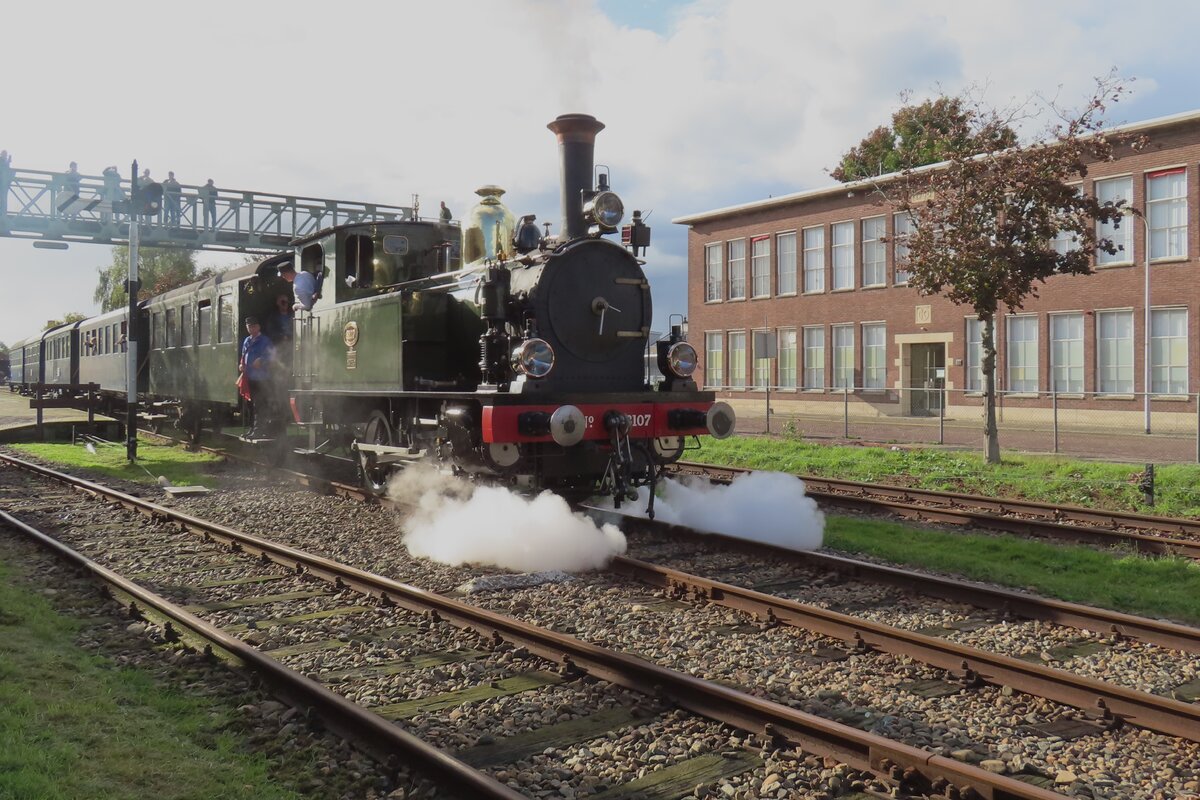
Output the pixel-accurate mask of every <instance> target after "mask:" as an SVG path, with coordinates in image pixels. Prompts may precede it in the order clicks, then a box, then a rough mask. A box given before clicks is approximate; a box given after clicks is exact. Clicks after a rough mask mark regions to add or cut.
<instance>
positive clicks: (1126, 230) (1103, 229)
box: [1096, 178, 1133, 266]
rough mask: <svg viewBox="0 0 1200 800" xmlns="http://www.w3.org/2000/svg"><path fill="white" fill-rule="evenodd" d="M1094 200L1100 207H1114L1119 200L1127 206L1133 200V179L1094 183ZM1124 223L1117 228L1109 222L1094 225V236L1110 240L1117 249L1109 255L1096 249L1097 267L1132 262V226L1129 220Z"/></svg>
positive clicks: (1111, 179) (1116, 179)
mask: <svg viewBox="0 0 1200 800" xmlns="http://www.w3.org/2000/svg"><path fill="white" fill-rule="evenodd" d="M1096 199H1097V200H1099V201H1100V204H1101V205H1103V204H1105V203H1113V204H1114V205H1115V204H1116V203H1117V202H1119V201H1121V200H1124V201H1125V202H1126V204H1128V203H1129V201H1130V200H1132V199H1133V178H1110V179H1108V180H1106V181H1096ZM1124 222H1125V224H1124V225H1121V227H1119V228H1118V227H1116V225H1114V224H1113V223H1111V222H1097V223H1096V236H1097V237H1098V238H1100V239H1111V240H1112V243H1113V244H1114V245H1116V247H1117V252H1116V253H1111V254H1110V253H1106V252H1104V251H1103V250H1101V249H1099V248H1097V249H1096V264H1097V266H1103V265H1105V264H1124V263H1126V262H1129V261H1132V260H1133V234H1132V231H1133V226H1132V225H1130V224H1129V220H1125V221H1124Z"/></svg>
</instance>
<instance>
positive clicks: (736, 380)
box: [729, 331, 746, 389]
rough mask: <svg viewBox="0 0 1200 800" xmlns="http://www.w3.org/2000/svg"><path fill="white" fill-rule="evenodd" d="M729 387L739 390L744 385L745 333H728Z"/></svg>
mask: <svg viewBox="0 0 1200 800" xmlns="http://www.w3.org/2000/svg"><path fill="white" fill-rule="evenodd" d="M729 385H730V387H732V388H734V389H740V388H743V387H745V385H746V332H745V331H730V332H729Z"/></svg>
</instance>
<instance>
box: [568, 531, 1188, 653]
mask: <svg viewBox="0 0 1200 800" xmlns="http://www.w3.org/2000/svg"><path fill="white" fill-rule="evenodd" d="M587 512H588V513H589V514H590V515H591V516H593V517H594V518H597V519H603V520H604V521H617V520H619V521H620V524H621V525H622V527H624V528H625V529H626V530H629V529H630V528H633V529H640V530H644V531H646V532H649V533H652V534H654V535H656V536H666V537H669V538H674V539H678V540H681V541H692V542H694V541H696V540H697V539H698V538H699V539H700V541H705V542H709V541H711V542H712V543H713V544H715V545H717V546H719V547H720V548H721V549H725V550H741V551H744V552H751V553H757V554H761V555H763V556H766V557H768V558H770V559H772V560H774V561H790V562H792V563H795V564H797V565H799V566H802V567H806V568H809V569H813V570H822V571H826V572H836V573H839V574H842V575H846V576H848V577H850V578H856V579H862V580H867V581H871V582H873V583H880V584H885V585H889V586H895V587H897V588H899V589H902V590H904V591H909V592H920V593H922V594H927V595H930V596H932V597H940V598H942V599H944V600H951V601H954V602H960V603H965V604H968V605H973V606H976V607H979V608H990V609H995V610H997V611H1001V612H1003V613H1006V614H1013V615H1015V616H1018V617H1024V618H1027V619H1039V620H1046V621H1047V622H1054V623H1057V624H1059V625H1065V626H1067V627H1070V628H1078V629H1081V630H1089V631H1094V632H1096V633H1103V634H1113V635H1116V636H1118V637H1122V638H1129V639H1136V640H1138V641H1142V642H1146V643H1148V644H1154V645H1158V646H1160V647H1169V648H1172V649H1175V650H1182V651H1183V652H1187V653H1200V628H1195V627H1191V626H1188V625H1182V624H1180V623H1177V622H1168V621H1165V620H1157V619H1151V618H1149V617H1139V616H1136V615H1133V614H1125V613H1122V612H1120V611H1111V610H1109V609H1104V608H1097V607H1095V606H1085V605H1080V604H1078V603H1068V602H1065V601H1063V600H1054V599H1050V598H1046V597H1038V596H1036V595H1030V594H1024V593H1022V592H1017V591H1014V590H1012V589H1001V588H998V587H995V586H986V585H983V584H978V583H967V582H964V581H961V580H955V579H953V578H944V577H941V576H938V575H930V574H928V573H924V572H917V571H914V570H907V569H901V568H899V567H890V566H886V565H883V564H874V563H871V562H869V561H859V560H857V559H853V558H849V557H846V556H835V555H831V554H829V553H819V552H812V551H807V550H792V549H789V548H787V547H781V546H779V545H773V544H766V543H764V542H755V541H751V540H749V539H739V538H737V537H734V536H726V535H724V534H720V533H708V532H705V531H700V532H697V531H694V530H692V529H691V528H683V527H680V526H677V525H671V524H669V523H665V522H660V521H657V520H654V521H652V520H648V519H644V518H641V517H631V516H626V515H623V514H619V513H616V512H613V511H612V510H611V509H597V508H591V507H588V508H587Z"/></svg>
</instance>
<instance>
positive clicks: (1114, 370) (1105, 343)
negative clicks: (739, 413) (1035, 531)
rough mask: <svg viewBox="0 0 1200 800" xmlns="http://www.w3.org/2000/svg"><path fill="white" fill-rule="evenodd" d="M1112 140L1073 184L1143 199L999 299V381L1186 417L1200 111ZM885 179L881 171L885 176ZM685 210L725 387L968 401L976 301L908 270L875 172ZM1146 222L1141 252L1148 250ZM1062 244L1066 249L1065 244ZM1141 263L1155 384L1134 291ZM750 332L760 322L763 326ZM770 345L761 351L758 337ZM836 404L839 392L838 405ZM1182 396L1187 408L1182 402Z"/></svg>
mask: <svg viewBox="0 0 1200 800" xmlns="http://www.w3.org/2000/svg"><path fill="white" fill-rule="evenodd" d="M1122 130H1126V131H1131V132H1136V133H1138V134H1144V135H1145V136H1147V137H1148V146H1147V147H1146V148H1145V149H1144V150H1142V151H1141V152H1133V151H1132V150H1131V149H1129V148H1122V149H1121V150H1120V151H1119V157H1118V159H1117V160H1116V161H1114V162H1112V163H1102V164H1096V165H1094V166H1093V167H1092V168H1091V169H1089V172H1088V175H1087V177H1086V178H1084V179H1083V180H1082V181H1081V183H1082V184H1083V185H1084V188H1085V190H1087V191H1094V192H1096V193H1097V194H1098V195H1099V197H1100V198H1101V199H1102V200H1106V199H1113V200H1115V199H1118V198H1125V199H1127V200H1128V201H1129V204H1130V205H1131V206H1132V207H1133V208H1136V209H1140V210H1144V211H1146V212H1147V213H1146V216H1145V222H1143V221H1142V220H1141V219H1138V218H1129V217H1127V218H1126V220H1125V221H1124V222H1123V223H1122V224H1121V226H1120V227H1119V228H1118V229H1117V230H1115V231H1113V232H1109V233H1107V234H1105V235H1109V236H1112V237H1113V238H1114V240H1115V241H1117V242H1118V243H1119V244H1121V245H1122V246H1123V250H1122V251H1121V252H1119V253H1118V254H1117V255H1112V256H1110V255H1108V254H1105V253H1098V254H1097V256H1096V261H1097V263H1096V264H1095V267H1096V271H1095V274H1093V275H1088V276H1066V275H1064V276H1058V277H1055V278H1052V279H1050V280H1049V281H1048V282H1047V283H1046V284H1044V285H1041V286H1040V288H1039V291H1038V294H1039V296H1038V297H1036V298H1035V297H1030V298H1027V300H1026V303H1025V306H1024V307H1023V308H1021V309H1001V312H1000V314H999V315H998V320H997V326H996V344H997V367H996V373H997V374H996V378H997V389H998V390H999V391H1001V392H1002V393H1003V394H1002V399H1001V403H1002V404H1003V405H1004V406H1005V407H1006V409H1008V412H1009V413H1010V414H1012V413H1019V410H1020V409H1028V412H1027V413H1028V414H1029V415H1030V416H1031V417H1036V416H1038V415H1039V414H1042V415H1044V414H1045V411H1044V409H1046V408H1048V407H1049V406H1050V405H1051V404H1057V407H1059V408H1062V407H1064V404H1065V405H1066V406H1067V407H1071V408H1075V409H1079V410H1087V409H1092V410H1104V411H1106V412H1112V411H1121V412H1126V413H1127V414H1128V415H1130V419H1131V420H1135V419H1139V418H1140V416H1139V415H1140V414H1141V413H1143V403H1144V401H1145V396H1146V395H1145V394H1144V393H1146V392H1147V391H1149V393H1150V405H1151V407H1152V409H1153V414H1154V415H1155V416H1156V417H1158V416H1160V415H1163V416H1171V417H1176V416H1178V415H1182V414H1191V415H1193V416H1194V415H1195V413H1196V400H1195V398H1194V397H1193V398H1189V393H1195V392H1197V391H1198V390H1200V365H1198V364H1197V360H1198V357H1200V347H1197V338H1198V333H1200V319H1198V317H1200V111H1197V112H1190V113H1187V114H1179V115H1176V116H1172V117H1165V118H1162V119H1157V120H1152V121H1148V122H1143V123H1137V124H1133V125H1127V126H1124V127H1123V128H1122ZM877 180H886V176H885V177H884V178H882V179H877ZM674 222H676V223H679V224H684V225H688V226H689V227H690V230H689V234H688V278H689V280H688V322H689V330H690V336H689V338H690V340H691V341H692V342H693V343H694V344H695V346H696V349H697V351H699V353H700V370H699V371H698V372H699V374H700V375H701V377H699V378H698V380H702V381H703V383H704V384H705V385H706V386H707V387H710V388H716V389H719V390H720V393H721V395H722V396H723V397H726V398H728V399H733V400H737V399H749V398H758V399H759V402H760V403H761V398H762V388H763V387H764V386H765V385H767V384H769V385H770V387H771V391H772V392H773V393H775V392H778V394H775V395H774V396H773V399H772V405H773V407H774V408H775V409H776V410H777V411H778V410H781V409H782V410H784V411H793V412H798V413H812V412H819V411H822V410H824V411H827V412H834V411H835V409H836V413H839V414H840V413H842V408H843V404H844V403H846V402H847V398H846V396H845V395H846V392H847V390H849V392H850V393H851V395H852V397H853V399H854V406H855V411H854V412H853V413H857V414H865V415H887V416H906V415H912V416H921V415H937V414H948V413H950V412H951V411H952V410H954V411H956V412H961V413H962V415H964V416H970V415H972V414H977V413H978V411H977V408H978V407H979V406H980V405H981V400H980V394H979V393H980V392H981V391H982V388H983V381H982V377H983V375H982V369H981V367H980V361H981V358H982V347H981V345H980V338H981V325H980V323H979V321H978V320H977V319H976V318H975V315H974V312H973V311H972V310H971V309H970V308H969V307H962V306H956V305H954V304H952V303H950V302H949V301H947V300H945V299H944V298H942V297H921V296H920V295H918V294H917V292H916V290H914V289H912V288H909V287H908V286H907V285H906V274H905V272H904V257H905V253H904V246H903V241H902V236H901V237H900V239H899V240H898V239H897V236H898V235H899V234H903V232H904V230H905V228H906V223H907V218H906V217H905V216H903V215H898V214H894V213H893V212H892V210H891V209H890V208H888V207H886V206H885V205H882V204H881V202H880V200H879V195H878V194H876V193H873V192H872V185H871V184H870V183H867V182H860V183H848V184H837V185H834V186H828V187H825V188H821V189H814V190H811V191H805V192H799V193H796V194H791V195H787V196H783V197H775V198H770V199H767V200H762V201H758V202H754V203H747V204H744V205H739V206H733V207H729V208H722V209H717V210H714V211H706V212H702V213H697V214H691V215H688V216H684V217H680V218H678V219H675V220H674ZM1147 226H1148V227H1149V238H1150V248H1151V249H1150V252H1149V254H1147V251H1146V246H1147V242H1146V233H1147V230H1146V228H1147ZM1056 245H1057V246H1062V247H1065V246H1069V243H1067V242H1065V241H1064V242H1058V243H1056ZM1147 255H1149V260H1150V267H1149V272H1150V293H1151V296H1150V310H1151V319H1150V327H1151V334H1150V348H1149V353H1150V358H1149V361H1150V367H1151V369H1150V381H1149V383H1150V385H1149V389H1148V390H1147V387H1146V380H1145V377H1144V375H1145V364H1146V355H1145V354H1146V352H1147V350H1146V348H1145V344H1146V337H1145V324H1146V318H1145V311H1146V303H1145V302H1144V299H1143V297H1144V289H1145V281H1146V276H1147V267H1146V266H1145V264H1146V257H1147ZM756 333H765V334H766V335H765V336H759V337H756V336H755V334H756ZM768 339H769V340H772V341H774V342H775V343H777V348H778V350H777V357H776V358H774V359H759V358H756V355H758V353H756V351H755V346H756V344H755V343H756V341H757V343H758V346H759V347H763V346H764V342H765V341H766V340H768ZM831 403H836V405H834V406H831V405H830V404H831ZM1189 409H1190V410H1189Z"/></svg>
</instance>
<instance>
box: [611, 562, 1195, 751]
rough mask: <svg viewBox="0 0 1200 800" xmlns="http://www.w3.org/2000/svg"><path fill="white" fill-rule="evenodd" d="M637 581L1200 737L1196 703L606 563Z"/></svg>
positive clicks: (658, 570) (661, 570) (662, 572)
mask: <svg viewBox="0 0 1200 800" xmlns="http://www.w3.org/2000/svg"><path fill="white" fill-rule="evenodd" d="M610 568H611V569H614V570H616V571H618V572H621V573H623V574H626V575H629V576H630V577H633V578H635V579H637V580H639V581H642V582H643V583H647V584H650V585H651V586H658V587H661V588H663V589H666V590H667V591H668V592H669V593H674V594H675V595H676V596H690V597H694V598H696V599H699V600H705V601H708V602H711V603H715V604H717V605H720V606H723V607H726V608H732V609H736V610H739V611H743V612H748V613H751V614H754V615H755V616H757V617H758V618H759V619H760V620H765V621H767V622H768V623H770V624H775V623H784V624H787V625H791V626H792V627H795V628H800V629H803V630H806V631H811V632H813V633H819V634H822V635H824V636H830V637H833V638H835V639H841V640H842V641H844V642H847V643H849V644H851V645H852V646H853V647H854V648H855V649H857V650H859V651H866V650H878V651H880V652H884V653H890V654H893V655H900V656H908V657H911V658H913V659H916V660H917V661H920V662H922V663H924V664H929V665H931V666H934V667H939V668H941V669H944V670H946V671H948V672H950V673H952V674H953V675H954V676H955V677H957V678H960V679H962V680H963V681H964V683H965V684H967V685H971V684H978V683H987V684H992V685H994V686H1009V687H1012V688H1013V689H1014V690H1016V691H1019V692H1024V693H1026V694H1031V695H1035V696H1037V697H1044V698H1046V699H1048V700H1053V701H1055V702H1058V703H1063V704H1064V705H1069V706H1073V707H1075V708H1078V709H1081V710H1083V711H1085V712H1090V713H1092V714H1095V715H1097V716H1099V717H1100V718H1101V719H1104V720H1107V721H1108V722H1110V723H1118V722H1125V723H1129V724H1132V725H1135V726H1137V727H1139V728H1146V729H1147V730H1152V731H1156V732H1158V733H1165V734H1167V735H1170V736H1178V737H1180V738H1182V739H1188V740H1191V741H1194V742H1200V705H1198V704H1195V703H1184V702H1181V701H1179V700H1173V699H1170V698H1166V697H1159V696H1157V695H1153V694H1149V693H1148V692H1141V691H1138V690H1136V689H1127V688H1125V687H1123V686H1116V685H1114V684H1110V683H1105V682H1104V681H1099V680H1096V679H1094V678H1085V677H1082V676H1080V675H1075V674H1073V673H1071V672H1067V671H1065V670H1059V669H1054V668H1052V667H1047V666H1043V665H1041V664H1033V663H1029V662H1026V661H1022V660H1020V659H1017V658H1012V657H1011V656H1005V655H1000V654H998V653H991V652H988V651H986V650H980V649H978V648H974V647H970V646H967V645H962V644H958V643H956V642H951V641H949V640H947V639H942V638H940V637H937V636H928V635H925V634H921V633H916V632H914V631H908V630H905V629H903V628H896V627H893V626H891V625H885V624H883V623H879V622H873V621H871V620H867V619H863V618H861V617H853V616H850V615H849V614H842V613H839V612H837V611H830V610H828V609H823V608H818V607H817V606H811V605H806V604H804V603H799V602H796V601H794V600H786V599H783V598H780V597H775V596H774V595H769V594H764V593H763V592H757V591H754V590H753V589H745V588H742V587H740V586H734V585H732V584H728V583H721V582H720V581H714V580H710V579H708V578H702V577H699V576H696V575H691V574H689V573H686V572H680V571H678V570H673V569H669V568H667V567H662V566H659V565H657V564H650V563H647V562H645V561H639V560H637V559H632V558H628V557H624V556H619V557H617V558H615V559H613V562H612V565H611V567H610Z"/></svg>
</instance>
